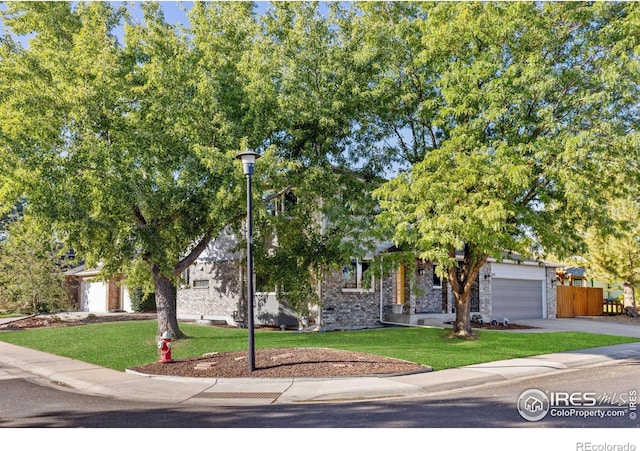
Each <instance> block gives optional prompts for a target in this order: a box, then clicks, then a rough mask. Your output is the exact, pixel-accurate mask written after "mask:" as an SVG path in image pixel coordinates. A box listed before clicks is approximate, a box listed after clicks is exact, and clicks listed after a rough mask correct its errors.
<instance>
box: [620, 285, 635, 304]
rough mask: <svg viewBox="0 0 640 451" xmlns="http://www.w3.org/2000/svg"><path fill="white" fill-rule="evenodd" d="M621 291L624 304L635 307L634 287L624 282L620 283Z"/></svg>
mask: <svg viewBox="0 0 640 451" xmlns="http://www.w3.org/2000/svg"><path fill="white" fill-rule="evenodd" d="M622 293H623V298H624V306H625V307H631V308H635V306H636V300H635V289H634V287H633V285H632V284H630V283H628V282H625V283H624V284H623V285H622Z"/></svg>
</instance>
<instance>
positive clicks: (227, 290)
mask: <svg viewBox="0 0 640 451" xmlns="http://www.w3.org/2000/svg"><path fill="white" fill-rule="evenodd" d="M242 279H243V276H242V270H241V267H240V265H239V262H237V261H224V262H215V263H213V262H196V263H194V264H193V265H191V266H190V267H189V280H188V284H186V283H185V284H184V285H183V286H182V287H180V288H179V289H178V294H177V311H178V317H179V318H184V319H199V318H201V317H202V318H205V319H233V313H234V312H235V311H237V310H238V309H239V305H238V304H239V303H240V302H241V301H243V300H244V298H245V296H244V294H243V290H242V287H243V280H242ZM205 280H206V281H208V286H206V287H199V286H197V285H199V284H200V282H198V281H205ZM194 284H195V285H196V286H194ZM245 305H246V304H245Z"/></svg>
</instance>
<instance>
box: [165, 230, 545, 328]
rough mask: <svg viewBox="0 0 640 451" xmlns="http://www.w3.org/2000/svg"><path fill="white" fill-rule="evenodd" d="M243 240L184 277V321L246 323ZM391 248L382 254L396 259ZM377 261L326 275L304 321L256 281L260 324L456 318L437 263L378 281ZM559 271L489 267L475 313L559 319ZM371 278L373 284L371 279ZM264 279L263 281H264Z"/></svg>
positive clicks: (225, 244) (226, 243)
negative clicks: (374, 272)
mask: <svg viewBox="0 0 640 451" xmlns="http://www.w3.org/2000/svg"><path fill="white" fill-rule="evenodd" d="M236 248H237V240H235V239H234V238H233V236H232V235H223V236H221V237H220V238H219V239H217V240H214V241H212V242H211V243H210V245H209V247H208V248H207V250H206V251H205V252H203V253H202V255H200V257H199V258H198V259H197V260H196V262H194V264H193V265H191V267H190V268H189V269H188V270H187V271H186V272H185V274H184V275H183V279H184V284H183V286H181V287H179V288H178V293H177V314H178V318H179V319H190V320H193V319H205V320H214V321H215V320H217V321H225V322H226V323H228V324H231V325H237V324H242V323H244V322H245V320H246V319H245V313H246V305H247V302H246V281H245V278H246V268H245V266H244V262H243V258H244V253H243V252H237V251H234V249H236ZM393 250H394V249H393V247H392V246H391V245H390V244H387V245H380V246H379V247H378V249H377V252H378V253H385V252H393ZM372 261H373V260H372V259H369V258H365V259H363V260H352V261H350V262H345V265H344V266H343V267H342V269H341V270H339V271H335V272H329V273H325V274H324V275H323V278H322V280H321V281H320V282H319V284H318V288H317V290H318V295H319V298H320V300H321V304H320V305H318V306H314V307H313V308H312V309H311V313H310V316H309V318H301V319H300V321H298V318H297V315H296V314H295V312H293V311H292V310H291V309H289V308H288V307H287V306H286V305H283V304H282V303H280V302H278V300H277V299H276V293H275V292H273V291H269V290H265V289H264V287H261V286H260V282H259V280H256V284H255V285H256V297H255V324H256V325H270V326H283V325H284V326H287V327H302V325H316V326H319V328H320V329H321V330H335V329H358V328H369V327H378V326H380V325H382V324H387V323H388V324H412V325H418V324H421V323H423V322H424V321H425V320H433V319H437V320H442V321H443V322H444V321H451V320H454V319H455V301H454V298H453V294H452V292H451V290H450V289H449V286H448V283H447V282H446V281H442V280H440V279H439V278H438V277H437V275H436V272H435V271H434V265H432V264H430V263H418V264H417V265H416V271H415V274H407V270H406V269H405V268H404V267H402V266H401V267H399V268H398V269H396V270H395V271H393V272H391V273H389V274H387V275H386V276H384V277H382V278H380V279H379V280H375V279H374V278H373V276H369V275H368V274H370V272H367V269H368V267H369V265H371V264H372ZM556 266H557V265H553V264H550V263H541V262H533V261H513V260H507V261H503V262H500V263H498V262H496V261H489V262H488V263H486V264H485V265H484V266H483V268H482V269H481V271H480V275H479V277H478V280H477V282H476V287H475V289H474V290H473V292H472V295H471V311H472V314H473V313H476V314H479V315H481V316H482V317H483V319H485V320H491V319H496V320H497V321H500V322H501V321H503V320H504V318H508V320H509V321H513V320H518V319H533V318H555V315H556ZM364 277H371V279H370V280H366V281H365V280H364ZM258 279H259V278H258Z"/></svg>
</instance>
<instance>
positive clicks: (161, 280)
mask: <svg viewBox="0 0 640 451" xmlns="http://www.w3.org/2000/svg"><path fill="white" fill-rule="evenodd" d="M152 272H153V283H154V285H155V289H156V308H157V310H158V337H160V336H162V334H163V333H165V332H168V333H170V334H171V337H172V338H174V339H178V338H185V337H186V335H185V334H183V333H182V331H181V330H180V327H179V326H178V317H177V311H176V288H175V286H174V284H173V282H171V280H170V279H168V278H167V277H165V276H163V275H162V274H160V273H159V271H158V269H157V268H152Z"/></svg>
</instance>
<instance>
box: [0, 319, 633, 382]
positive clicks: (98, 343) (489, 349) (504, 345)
mask: <svg viewBox="0 0 640 451" xmlns="http://www.w3.org/2000/svg"><path fill="white" fill-rule="evenodd" d="M180 327H181V329H182V331H183V332H184V333H186V334H187V335H188V336H189V338H188V339H184V340H179V341H177V342H175V343H174V346H173V349H172V354H173V358H174V359H185V358H188V357H195V356H200V355H203V354H206V353H211V352H219V353H222V352H230V351H242V350H246V349H247V330H246V329H237V328H228V327H214V326H204V325H198V324H194V323H181V324H180ZM156 332H157V322H156V321H155V320H138V321H121V322H110V323H98V324H87V325H82V326H69V327H45V328H37V329H28V330H18V331H7V330H4V331H0V341H5V342H7V343H13V344H16V345H18V346H24V347H27V348H32V349H37V350H40V351H44V352H49V353H52V354H57V355H61V356H65V357H69V358H73V359H77V360H81V361H85V362H89V363H93V364H97V365H100V366H104V367H107V368H112V369H115V370H120V371H123V370H124V369H126V368H131V367H135V366H139V365H144V364H147V363H152V362H155V361H157V360H158V349H157V343H156V338H155V337H156ZM477 334H478V339H476V340H456V339H448V338H445V337H444V335H445V331H444V330H442V329H435V328H402V327H398V328H384V329H368V330H359V331H339V332H324V333H323V332H312V333H297V332H288V331H285V332H283V331H279V330H278V331H272V330H260V329H259V330H256V333H255V346H256V349H260V348H263V349H266V348H295V347H306V348H314V347H318V348H332V349H341V350H348V351H357V352H363V353H368V354H377V355H382V356H387V357H393V358H397V359H402V360H408V361H410V362H416V363H420V364H423V365H428V366H431V367H432V368H433V370H435V371H437V370H443V369H447V368H455V367H459V366H464V365H471V364H475V363H482V362H489V361H496V360H503V359H510V358H517V357H526V356H532V355H540V354H548V353H554V352H562V351H570V350H576V349H584V348H592V347H599V346H609V345H615V344H620V343H630V342H636V341H639V340H638V339H637V338H629V337H619V336H610V335H595V334H587V333H581V332H557V333H522V332H519V333H513V332H501V331H482V330H478V331H477Z"/></svg>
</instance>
